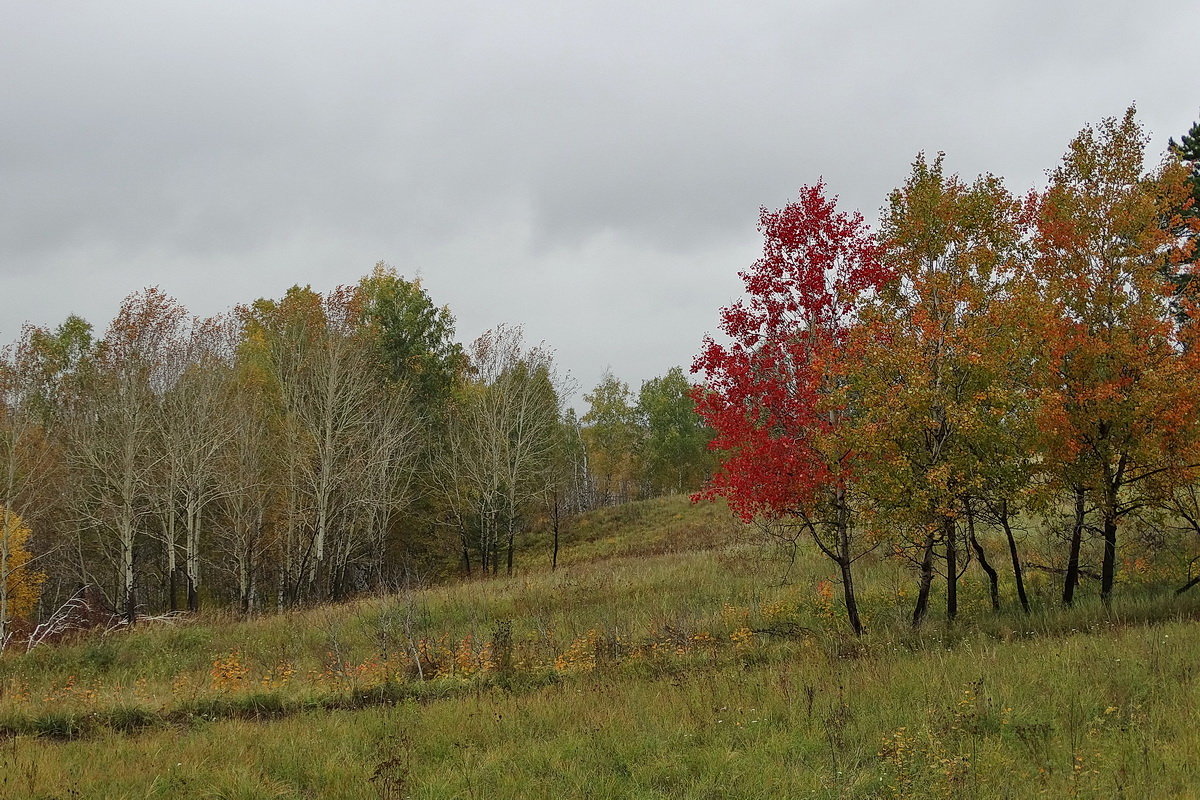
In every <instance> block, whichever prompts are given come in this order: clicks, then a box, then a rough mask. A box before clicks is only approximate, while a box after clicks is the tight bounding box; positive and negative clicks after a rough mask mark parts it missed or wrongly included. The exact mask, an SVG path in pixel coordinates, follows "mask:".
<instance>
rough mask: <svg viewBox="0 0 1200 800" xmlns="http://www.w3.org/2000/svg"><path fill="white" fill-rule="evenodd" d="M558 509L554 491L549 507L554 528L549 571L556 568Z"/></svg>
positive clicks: (556, 492) (556, 496)
mask: <svg viewBox="0 0 1200 800" xmlns="http://www.w3.org/2000/svg"><path fill="white" fill-rule="evenodd" d="M560 513H561V512H560V509H559V504H558V491H557V490H556V491H555V492H554V505H553V507H552V509H551V521H552V523H553V526H552V527H553V530H554V551H553V552H552V553H551V554H550V571H551V572H553V571H554V570H556V569H558V527H559V522H560V520H561V516H560Z"/></svg>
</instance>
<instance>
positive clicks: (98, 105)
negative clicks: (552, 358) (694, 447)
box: [0, 0, 1200, 390]
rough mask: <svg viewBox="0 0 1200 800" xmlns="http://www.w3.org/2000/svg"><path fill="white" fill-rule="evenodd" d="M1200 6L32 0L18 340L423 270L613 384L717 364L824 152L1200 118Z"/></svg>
mask: <svg viewBox="0 0 1200 800" xmlns="http://www.w3.org/2000/svg"><path fill="white" fill-rule="evenodd" d="M1198 45H1200V4H1197V3H1179V2H1154V1H1152V0H1143V1H1142V2H1139V3H1131V2H1113V1H1111V0H1089V1H1088V2H1079V1H1077V0H1071V1H1070V2H1065V1H1062V0H1055V1H1053V2H1051V1H1049V0H1039V1H1038V2H1021V1H1019V0H1018V1H1015V2H1014V1H1013V0H1007V1H1006V2H993V3H983V2H967V1H966V0H958V1H957V2H906V3H895V2H884V1H883V0H880V1H879V2H837V1H835V0H827V1H822V2H805V1H804V0H785V1H784V2H771V3H753V2H750V3H747V2H739V3H734V2H705V0H690V2H644V1H643V2H617V1H614V0H608V1H607V2H604V3H587V4H584V3H572V2H568V1H567V0H546V1H545V2H532V1H530V0H506V1H505V2H495V1H493V2H481V3H470V2H453V1H451V2H439V3H436V4H435V3H414V2H396V1H395V0H392V1H391V2H347V0H338V2H332V1H331V2H324V3H315V2H300V1H299V0H288V2H282V1H281V2H265V1H264V0H252V1H251V2H247V1H246V0H238V2H223V0H202V1H200V0H197V1H196V2H164V1H163V0H147V1H145V2H134V1H133V0H121V2H99V1H97V0H90V1H89V2H83V1H82V0H80V1H78V2H56V1H55V0H41V2H17V1H16V0H0V115H2V116H0V341H11V340H12V339H14V338H15V337H16V335H17V333H18V331H19V328H20V325H21V323H22V322H24V321H26V320H29V321H33V322H37V323H41V324H57V323H58V322H60V321H61V320H62V319H63V318H64V317H65V316H66V315H67V314H69V313H78V314H81V315H83V316H84V317H86V318H87V319H89V320H90V321H92V322H93V323H94V324H95V325H96V326H97V328H98V329H103V328H104V327H105V325H106V323H107V321H108V320H109V319H110V318H111V317H112V316H113V314H114V313H115V311H116V309H117V306H118V304H119V302H120V300H121V298H122V297H124V296H125V295H127V294H129V293H130V292H132V291H135V290H137V289H140V288H142V287H145V286H150V285H158V286H161V287H162V288H163V289H164V290H165V291H167V292H169V293H171V294H173V295H175V296H176V297H177V298H178V299H179V300H180V301H182V302H183V303H184V304H185V305H187V306H188V307H189V308H190V309H191V310H192V311H193V312H195V313H198V314H205V315H208V314H213V313H216V312H219V311H221V310H224V309H226V308H228V307H230V306H232V305H233V304H235V303H238V302H245V301H248V300H252V299H254V298H256V297H261V296H272V297H277V296H279V295H280V294H282V293H283V291H285V290H286V289H287V287H288V286H291V285H292V284H311V285H312V286H313V287H314V288H316V289H327V288H330V287H333V286H335V285H338V284H341V283H352V282H354V281H356V280H357V279H358V278H359V277H360V276H362V275H363V274H365V273H366V272H368V271H369V270H370V269H371V267H372V265H373V264H374V263H375V262H376V261H380V260H382V261H386V262H388V263H389V264H392V265H393V266H395V267H396V268H397V269H398V270H399V271H400V272H401V273H402V274H404V275H406V276H409V277H412V276H417V275H419V276H420V277H421V278H422V280H423V281H424V283H425V286H426V288H427V289H428V291H429V293H430V295H431V296H432V297H433V299H434V301H435V302H437V303H439V304H449V306H450V307H451V309H452V310H453V312H454V314H455V316H456V317H457V320H458V332H459V336H460V338H461V339H462V340H464V341H469V340H471V339H473V338H474V337H475V336H477V335H478V334H479V333H481V332H482V331H484V330H486V329H487V328H490V327H492V326H494V325H496V324H497V323H501V322H506V323H521V324H523V325H524V326H525V329H526V332H527V335H528V337H529V338H530V339H531V340H533V341H537V340H545V341H546V343H547V344H549V345H550V346H551V347H553V348H554V349H555V350H556V351H557V354H558V361H559V364H560V366H561V367H562V368H563V369H564V370H565V371H569V372H570V373H571V374H572V375H573V376H574V377H575V379H576V380H577V381H578V383H579V384H580V385H581V386H582V388H583V390H586V389H588V388H590V387H591V386H593V385H594V384H595V383H596V382H597V381H598V380H599V378H600V376H601V373H602V371H603V370H604V369H605V367H611V369H612V370H613V372H614V373H615V374H616V375H617V376H618V377H621V378H623V379H625V380H627V381H629V383H630V384H631V385H632V386H633V388H634V389H635V390H636V389H637V387H638V386H639V385H640V382H641V381H642V380H645V379H647V378H650V377H653V376H655V375H659V374H662V373H663V372H665V371H666V370H667V369H668V368H670V367H671V366H674V365H677V364H678V365H684V366H687V365H689V364H690V362H691V358H692V356H693V354H694V353H695V352H696V350H697V348H698V345H699V342H700V339H701V337H702V336H703V335H704V333H705V332H707V331H711V330H713V329H714V327H715V325H716V320H717V309H718V308H719V307H720V306H722V305H725V304H728V303H729V302H730V301H731V300H733V299H735V298H736V297H737V295H738V294H739V292H740V288H741V287H740V282H739V280H738V278H737V274H736V273H737V271H738V270H739V269H743V268H745V267H746V266H748V265H749V264H750V263H751V262H752V261H753V260H754V259H755V258H756V256H757V253H758V249H759V246H760V240H759V235H758V233H757V231H756V228H755V225H756V222H757V216H758V208H759V206H763V205H765V206H769V207H777V206H780V205H782V204H784V203H786V202H787V201H788V200H789V199H791V198H792V197H794V196H795V194H796V191H797V189H798V188H799V187H800V186H802V185H804V184H807V183H811V182H814V181H816V180H817V179H818V178H819V177H821V176H824V178H825V180H826V181H827V183H828V184H829V187H830V189H831V190H832V191H833V192H835V193H837V194H839V195H840V196H841V198H842V202H843V204H844V205H845V206H848V207H852V208H858V209H860V210H862V211H863V213H864V214H866V215H867V216H868V217H869V218H873V217H874V216H875V215H876V213H877V211H878V209H879V207H880V206H881V205H882V203H883V200H884V197H885V195H886V193H887V192H888V191H889V190H890V189H891V188H893V187H895V186H896V185H898V184H899V183H900V182H901V181H902V180H903V179H904V177H905V175H906V173H907V171H908V166H909V164H910V163H911V161H912V159H913V157H914V155H915V154H916V153H917V152H918V151H921V150H925V151H928V152H931V153H932V152H936V151H938V150H943V151H945V152H946V153H947V165H948V167H949V168H950V169H951V170H953V171H956V172H959V173H960V174H963V175H964V176H973V175H974V174H976V173H978V172H981V171H991V172H994V173H996V174H999V175H1002V176H1004V177H1005V178H1006V179H1007V180H1008V183H1009V186H1010V188H1011V189H1013V190H1015V191H1023V190H1025V189H1027V188H1030V187H1032V186H1036V185H1040V184H1041V183H1042V181H1043V179H1044V173H1045V170H1047V169H1048V168H1050V167H1052V166H1053V165H1054V164H1055V162H1056V161H1057V160H1058V158H1059V156H1060V155H1061V153H1062V152H1063V150H1064V149H1065V147H1066V144H1067V142H1068V141H1069V140H1070V138H1071V137H1072V136H1073V135H1074V134H1075V133H1076V132H1077V131H1078V130H1079V129H1080V128H1081V127H1082V126H1083V125H1084V124H1086V123H1089V122H1095V121H1097V120H1099V119H1100V118H1101V117H1104V116H1111V115H1117V114H1120V113H1121V112H1122V111H1123V110H1124V109H1125V107H1126V106H1128V105H1129V104H1130V103H1131V102H1136V103H1137V106H1138V112H1139V118H1140V120H1141V121H1142V123H1143V124H1144V125H1145V126H1146V127H1147V129H1148V130H1149V132H1150V133H1151V135H1152V136H1153V140H1152V147H1151V149H1152V151H1153V152H1154V153H1155V154H1157V153H1159V152H1161V151H1162V150H1163V149H1164V148H1165V145H1166V141H1167V138H1168V137H1170V136H1174V137H1176V138H1178V137H1179V135H1180V134H1182V133H1184V132H1186V130H1187V129H1188V127H1189V126H1190V124H1191V123H1192V122H1194V121H1195V120H1196V119H1197V117H1198V116H1200V80H1197V78H1196V76H1195V69H1194V66H1195V59H1196V54H1197V50H1198Z"/></svg>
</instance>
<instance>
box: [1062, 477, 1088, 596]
mask: <svg viewBox="0 0 1200 800" xmlns="http://www.w3.org/2000/svg"><path fill="white" fill-rule="evenodd" d="M1083 499H1084V494H1083V487H1082V486H1076V487H1075V526H1074V527H1073V528H1072V529H1071V550H1070V553H1069V554H1068V555H1067V574H1066V577H1065V578H1063V594H1062V602H1063V605H1064V606H1069V605H1071V603H1072V602H1074V600H1075V587H1076V586H1077V585H1078V584H1079V548H1080V545H1081V544H1082V542H1083V514H1084V505H1083Z"/></svg>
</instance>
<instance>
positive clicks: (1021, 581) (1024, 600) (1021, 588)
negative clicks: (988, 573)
mask: <svg viewBox="0 0 1200 800" xmlns="http://www.w3.org/2000/svg"><path fill="white" fill-rule="evenodd" d="M1000 526H1001V527H1002V528H1004V535H1005V536H1006V537H1007V538H1008V555H1009V557H1010V558H1011V559H1012V567H1013V581H1014V582H1015V583H1016V584H1017V598H1018V599H1019V600H1020V601H1021V610H1022V611H1024V612H1025V613H1026V614H1028V613H1029V598H1028V597H1027V596H1026V594H1025V574H1024V572H1023V571H1022V569H1021V554H1020V553H1018V552H1017V540H1016V537H1014V536H1013V532H1012V526H1011V525H1009V522H1008V500H1001V501H1000Z"/></svg>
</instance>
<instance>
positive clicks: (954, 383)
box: [849, 155, 1025, 625]
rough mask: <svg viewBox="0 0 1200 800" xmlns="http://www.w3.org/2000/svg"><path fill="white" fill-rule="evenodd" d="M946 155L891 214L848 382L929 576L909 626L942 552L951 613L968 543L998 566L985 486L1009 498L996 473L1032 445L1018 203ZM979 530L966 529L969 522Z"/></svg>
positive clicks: (874, 476)
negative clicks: (983, 530)
mask: <svg viewBox="0 0 1200 800" xmlns="http://www.w3.org/2000/svg"><path fill="white" fill-rule="evenodd" d="M942 161H943V158H942V156H941V155H938V157H937V158H935V159H933V160H932V161H929V160H927V159H926V158H925V156H924V155H921V156H919V157H918V158H917V160H916V161H915V162H914V164H913V169H912V173H911V175H910V177H909V179H908V180H907V181H906V182H905V184H904V185H903V186H902V187H901V188H899V189H897V190H896V191H894V192H893V193H892V195H891V197H890V199H889V205H888V207H887V208H886V209H885V211H884V216H883V220H882V222H881V229H880V237H881V242H882V246H883V256H882V258H883V262H884V264H885V265H886V266H887V267H888V268H889V269H890V270H891V271H892V272H893V274H894V276H895V277H894V279H893V280H892V281H891V282H890V283H889V284H888V285H887V286H886V287H884V289H883V290H882V291H881V292H880V295H879V298H878V301H877V302H875V303H873V304H872V305H871V307H870V308H869V309H867V312H866V314H865V316H864V324H863V326H862V327H861V328H860V329H859V336H860V337H861V338H862V339H863V344H862V348H861V358H859V359H858V360H857V361H856V362H855V367H854V370H853V373H852V375H851V378H850V381H849V385H850V386H851V387H852V393H853V395H854V397H855V403H856V406H857V408H858V422H857V424H856V426H855V444H856V447H857V449H858V451H859V452H860V453H861V454H862V456H861V461H862V464H863V486H864V487H865V489H866V490H867V492H868V493H869V494H870V495H871V496H872V498H873V499H874V500H875V502H876V504H877V507H878V508H879V510H880V512H881V513H884V514H886V516H887V520H886V521H887V528H888V530H890V531H892V532H893V533H894V535H895V536H896V540H895V542H894V546H895V551H896V552H897V553H900V554H904V555H907V556H909V557H911V558H912V559H913V561H914V562H915V563H916V565H917V569H918V572H919V583H918V592H917V600H916V605H915V607H914V609H913V615H912V622H913V625H919V624H920V623H921V621H922V620H923V619H924V617H925V614H926V611H927V607H928V601H929V594H930V588H931V585H932V583H933V579H934V574H935V571H936V569H935V567H936V563H937V562H936V561H935V559H936V558H939V557H940V559H941V560H942V562H943V563H944V565H945V566H944V574H945V577H946V590H947V591H946V614H947V617H948V618H949V619H953V618H954V617H955V616H956V614H957V613H958V598H957V583H958V578H959V576H960V575H961V571H962V570H963V569H964V568H965V565H966V564H967V563H968V556H967V555H966V553H965V548H966V546H969V547H970V548H971V549H972V551H973V552H974V554H975V556H976V558H977V559H978V560H979V562H980V564H981V565H982V566H983V567H984V568H985V570H986V571H987V573H988V575H989V578H990V581H991V586H992V597H993V604H994V605H997V604H998V603H999V597H998V591H997V588H996V587H997V583H996V572H995V570H994V569H993V568H992V567H991V565H990V563H989V562H988V561H987V559H986V556H985V554H984V551H983V548H982V546H981V544H980V543H979V541H978V539H976V538H975V536H974V530H973V529H974V525H973V515H972V509H973V508H974V503H975V501H976V500H977V499H978V498H979V497H981V496H982V495H983V494H984V493H985V492H996V491H1000V492H1008V491H1011V490H1012V488H1013V487H1012V485H1011V484H1012V476H1011V475H1008V474H1005V473H1004V472H1003V471H1002V470H1000V469H998V465H1003V464H1006V463H1008V459H1009V458H1011V457H1013V456H1015V455H1016V454H1017V452H1018V451H1019V449H1020V447H1021V445H1022V442H1021V441H1020V440H1019V438H1017V437H1015V434H1016V433H1017V431H1018V430H1019V429H1020V425H1019V422H1018V421H1019V417H1020V415H1021V414H1022V413H1024V409H1025V402H1024V400H1025V393H1024V391H1023V390H1022V388H1021V387H1020V386H1019V385H1016V384H1014V382H1013V380H1012V378H1013V376H1014V374H1015V366H1016V364H1017V363H1018V362H1019V361H1020V360H1021V359H1020V354H1019V351H1018V350H1016V349H1015V348H1014V347H1013V346H1012V343H1013V342H1014V341H1019V340H1020V339H1021V337H1013V336H1010V335H1008V334H1007V333H1006V327H1007V326H1008V325H1010V324H1011V321H1012V320H1013V319H1014V318H1015V314H1014V312H1013V311H1012V310H1011V308H1010V306H1011V297H1012V296H1013V294H1012V293H1011V292H1010V291H1009V279H1010V278H1011V275H1012V273H1013V271H1014V269H1015V268H1016V265H1017V263H1018V260H1019V256H1020V253H1021V246H1022V241H1023V233H1022V218H1023V217H1022V211H1021V204H1020V203H1019V202H1018V201H1017V200H1016V199H1015V198H1013V197H1012V195H1010V194H1009V193H1008V191H1007V190H1005V188H1004V186H1003V185H1002V183H1001V182H1000V181H999V180H998V179H997V178H995V177H993V176H990V175H988V176H983V177H980V178H978V179H976V180H975V181H974V182H972V183H970V184H968V183H965V182H963V181H962V180H960V179H959V178H958V177H957V176H953V175H950V176H948V175H946V174H945V173H944V170H943V166H942ZM964 517H965V518H966V519H967V520H968V521H971V523H972V524H969V525H967V526H965V530H960V524H959V521H960V518H964Z"/></svg>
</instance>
